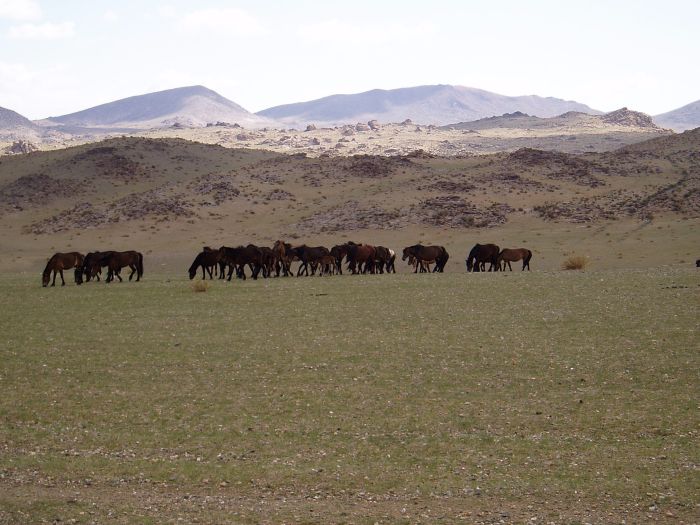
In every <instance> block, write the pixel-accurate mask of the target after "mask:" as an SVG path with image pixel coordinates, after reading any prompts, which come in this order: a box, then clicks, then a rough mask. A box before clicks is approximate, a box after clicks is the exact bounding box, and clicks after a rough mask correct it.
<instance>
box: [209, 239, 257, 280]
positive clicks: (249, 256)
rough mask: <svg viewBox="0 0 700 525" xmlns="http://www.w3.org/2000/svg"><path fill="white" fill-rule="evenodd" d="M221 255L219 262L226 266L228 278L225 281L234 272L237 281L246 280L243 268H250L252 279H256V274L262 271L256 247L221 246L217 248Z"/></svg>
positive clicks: (229, 278)
mask: <svg viewBox="0 0 700 525" xmlns="http://www.w3.org/2000/svg"><path fill="white" fill-rule="evenodd" d="M219 252H220V253H221V261H222V262H224V263H225V264H226V266H228V276H227V279H228V280H229V281H230V280H231V277H232V275H233V272H234V270H235V271H236V277H238V278H239V279H243V280H245V279H246V275H245V267H246V266H250V268H251V271H252V275H251V277H252V278H253V279H257V278H258V274H259V273H260V270H261V269H262V254H261V252H260V249H259V248H258V247H257V246H253V245H252V244H249V245H248V246H238V247H236V248H230V247H228V246H222V247H221V248H219Z"/></svg>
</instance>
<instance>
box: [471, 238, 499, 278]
mask: <svg viewBox="0 0 700 525" xmlns="http://www.w3.org/2000/svg"><path fill="white" fill-rule="evenodd" d="M500 251H501V250H500V248H499V247H498V246H496V245H495V244H475V245H474V247H473V248H472V249H471V250H470V252H469V255H468V256H467V261H466V262H467V271H468V272H484V271H486V263H489V264H490V265H491V266H489V272H490V271H494V272H495V271H498V268H499V266H498V254H499V253H500Z"/></svg>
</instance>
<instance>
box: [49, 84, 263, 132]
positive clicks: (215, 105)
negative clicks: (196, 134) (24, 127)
mask: <svg viewBox="0 0 700 525" xmlns="http://www.w3.org/2000/svg"><path fill="white" fill-rule="evenodd" d="M49 120H50V121H51V122H53V123H56V124H60V125H64V126H75V127H82V128H91V127H94V128H102V129H108V128H127V129H128V128H136V129H144V128H157V127H163V126H168V125H172V124H173V123H174V122H178V123H181V124H186V125H191V126H205V125H206V124H208V123H210V122H217V121H228V122H238V123H239V124H240V125H242V126H244V127H262V126H266V125H268V126H269V125H270V124H271V122H270V121H269V120H268V119H265V118H262V117H259V116H257V115H255V114H253V113H250V112H249V111H247V110H245V109H244V108H243V107H241V106H239V105H238V104H236V103H235V102H233V101H231V100H229V99H227V98H225V97H223V96H221V95H219V94H218V93H217V92H216V91H213V90H211V89H209V88H207V87H205V86H201V85H196V86H184V87H178V88H173V89H166V90H163V91H156V92H154V93H146V94H144V95H136V96H133V97H127V98H123V99H120V100H115V101H114V102H108V103H106V104H100V105H99V106H95V107H92V108H88V109H85V110H82V111H77V112H75V113H70V114H68V115H62V116H59V117H50V118H49Z"/></svg>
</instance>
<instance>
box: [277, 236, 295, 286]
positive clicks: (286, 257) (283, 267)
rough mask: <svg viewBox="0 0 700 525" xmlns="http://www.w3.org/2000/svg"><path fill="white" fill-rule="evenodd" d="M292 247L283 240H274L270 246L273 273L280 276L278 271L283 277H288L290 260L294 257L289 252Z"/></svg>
mask: <svg viewBox="0 0 700 525" xmlns="http://www.w3.org/2000/svg"><path fill="white" fill-rule="evenodd" d="M291 249H292V245H291V244H288V243H286V242H283V241H275V244H274V245H273V246H272V253H273V254H274V256H275V275H276V276H277V277H279V276H280V271H282V274H283V275H284V276H285V277H289V276H290V275H291V274H292V272H291V266H292V260H293V259H294V256H293V254H291V253H289V250H291Z"/></svg>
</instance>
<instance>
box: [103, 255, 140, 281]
mask: <svg viewBox="0 0 700 525" xmlns="http://www.w3.org/2000/svg"><path fill="white" fill-rule="evenodd" d="M106 254H107V255H106V256H105V257H104V258H103V259H102V260H103V261H104V260H106V261H107V279H105V282H107V283H111V282H112V281H113V280H114V276H115V275H116V276H117V279H119V282H122V280H123V279H122V276H121V275H120V274H121V271H122V268H124V267H126V266H128V267H129V268H130V269H131V273H130V274H129V281H131V278H132V277H133V276H134V274H136V282H139V281H140V280H141V277H143V255H142V254H141V253H140V252H135V251H134V250H129V251H126V252H106Z"/></svg>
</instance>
